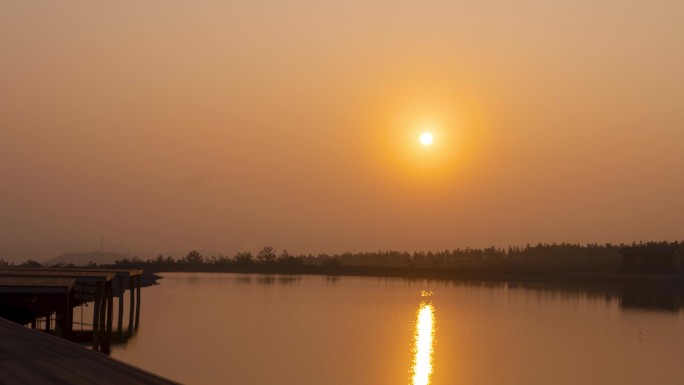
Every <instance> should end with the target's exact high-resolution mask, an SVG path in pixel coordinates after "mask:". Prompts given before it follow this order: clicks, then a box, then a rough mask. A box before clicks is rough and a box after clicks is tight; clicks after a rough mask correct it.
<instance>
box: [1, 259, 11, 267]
mask: <svg viewBox="0 0 684 385" xmlns="http://www.w3.org/2000/svg"><path fill="white" fill-rule="evenodd" d="M9 265H10V264H9V262H7V261H5V258H0V267H9Z"/></svg>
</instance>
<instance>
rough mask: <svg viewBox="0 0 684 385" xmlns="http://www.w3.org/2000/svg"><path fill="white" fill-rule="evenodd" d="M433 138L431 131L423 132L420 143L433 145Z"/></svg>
mask: <svg viewBox="0 0 684 385" xmlns="http://www.w3.org/2000/svg"><path fill="white" fill-rule="evenodd" d="M432 140H433V138H432V134H431V133H429V132H423V133H422V134H421V135H420V143H422V144H423V146H429V145H431V144H432Z"/></svg>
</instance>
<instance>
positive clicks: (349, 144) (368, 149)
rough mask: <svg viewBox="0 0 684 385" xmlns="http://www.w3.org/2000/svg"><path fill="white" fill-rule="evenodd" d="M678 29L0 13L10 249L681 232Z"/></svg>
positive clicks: (354, 243) (254, 8)
mask: <svg viewBox="0 0 684 385" xmlns="http://www.w3.org/2000/svg"><path fill="white" fill-rule="evenodd" d="M683 20H684V2H682V1H681V0H672V1H628V0H619V1H618V0H615V1H595V0H592V1H582V0H580V1H530V0H520V1H508V0H507V1H453V0H451V1H424V0H422V1H402V0H394V1H366V0H364V1H355V0H345V1H269V0H264V1H259V0H256V1H255V0H250V1H218V0H217V1H208V0H202V1H192V2H186V1H138V0H136V1H116V2H93V1H63V2H56V1H35V2H34V1H5V0H0V245H1V244H15V243H31V242H65V241H70V242H72V241H76V242H93V243H95V244H98V243H99V239H100V236H104V237H105V239H106V240H107V243H108V244H116V245H123V246H125V247H127V248H129V249H130V250H132V251H143V250H147V251H149V250H187V249H191V248H198V249H205V250H218V251H221V252H223V253H224V254H228V255H232V254H233V253H234V252H235V251H237V250H253V251H254V250H257V249H258V248H260V247H261V246H264V245H272V246H275V247H276V248H278V249H283V248H286V249H288V250H289V251H290V252H294V253H309V252H311V253H318V252H342V251H364V250H377V249H395V250H408V251H413V250H436V249H445V248H449V249H452V248H456V247H466V246H471V247H483V246H489V245H496V246H508V245H511V244H512V245H524V244H527V243H532V244H534V243H537V242H549V243H550V242H581V243H586V242H601V243H603V242H632V241H639V240H661V239H666V240H675V239H682V238H684V236H683V235H684V216H683V213H684V173H683V170H684V150H683V147H684V49H682V47H684V22H682V21H683ZM426 127H429V130H431V131H432V133H433V135H434V137H435V142H434V143H433V145H432V146H430V147H423V146H421V145H420V142H419V141H418V137H419V135H420V132H421V130H423V129H426Z"/></svg>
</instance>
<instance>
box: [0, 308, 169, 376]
mask: <svg viewBox="0 0 684 385" xmlns="http://www.w3.org/2000/svg"><path fill="white" fill-rule="evenodd" d="M0 384H3V385H29V384H30V385H54V384H65V385H80V384H89V385H90V384H92V385H101V384H102V385H105V384H106V385H123V384H132V385H136V384H177V383H176V382H173V381H170V380H167V379H164V378H162V377H159V376H157V375H154V374H152V373H149V372H146V371H144V370H142V369H138V368H135V367H133V366H130V365H128V364H125V363H122V362H120V361H117V360H114V359H112V358H109V357H107V356H105V355H104V354H102V353H98V352H95V351H92V350H88V349H86V348H83V347H81V346H78V345H76V344H74V343H73V342H69V341H66V340H64V339H61V338H58V337H55V336H52V335H49V334H47V333H44V332H40V331H37V330H31V329H28V328H25V327H23V326H21V325H18V324H15V323H13V322H10V321H8V320H5V319H2V318H0Z"/></svg>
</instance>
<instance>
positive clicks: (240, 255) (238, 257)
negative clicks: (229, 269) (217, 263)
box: [233, 251, 254, 265]
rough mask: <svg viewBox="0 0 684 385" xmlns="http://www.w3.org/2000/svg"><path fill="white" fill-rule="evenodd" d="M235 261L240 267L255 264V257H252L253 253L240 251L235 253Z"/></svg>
mask: <svg viewBox="0 0 684 385" xmlns="http://www.w3.org/2000/svg"><path fill="white" fill-rule="evenodd" d="M233 261H235V263H236V264H238V265H249V264H252V263H254V257H252V253H251V252H249V251H238V252H237V253H235V256H234V257H233Z"/></svg>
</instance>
